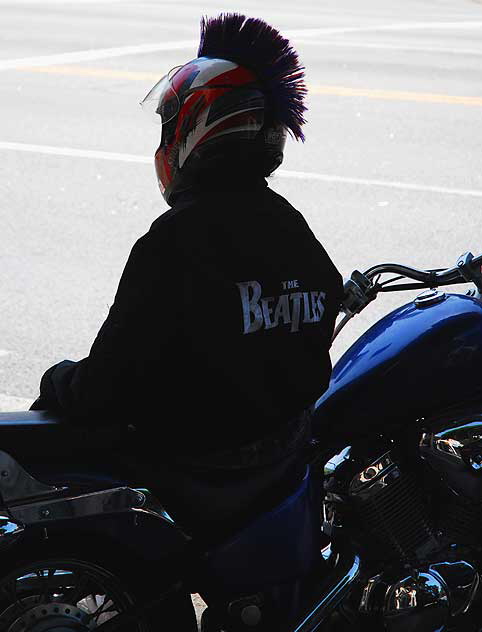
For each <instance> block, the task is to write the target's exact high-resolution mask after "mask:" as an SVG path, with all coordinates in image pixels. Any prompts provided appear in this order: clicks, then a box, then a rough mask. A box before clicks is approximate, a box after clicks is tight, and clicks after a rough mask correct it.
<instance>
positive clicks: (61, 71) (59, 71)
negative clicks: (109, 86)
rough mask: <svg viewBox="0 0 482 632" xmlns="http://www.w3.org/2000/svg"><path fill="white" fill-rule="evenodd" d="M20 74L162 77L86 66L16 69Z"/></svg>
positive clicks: (154, 79)
mask: <svg viewBox="0 0 482 632" xmlns="http://www.w3.org/2000/svg"><path fill="white" fill-rule="evenodd" d="M17 70H21V71H22V72H41V73H47V74H52V75H70V76H73V77H96V78H100V79H128V80H129V81H156V80H157V79H160V78H161V76H162V71H161V72H159V73H157V74H156V73H153V72H137V71H136V72H133V71H129V70H115V69H113V68H112V69H111V68H89V67H88V66H85V67H83V66H30V67H29V66H26V67H24V68H17Z"/></svg>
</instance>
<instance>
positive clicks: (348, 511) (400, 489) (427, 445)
mask: <svg viewBox="0 0 482 632" xmlns="http://www.w3.org/2000/svg"><path fill="white" fill-rule="evenodd" d="M479 431H480V435H477V436H480V438H479V439H477V441H476V434H477V432H479ZM462 435H463V437H467V436H469V435H470V437H471V440H470V441H468V440H467V439H463V437H462ZM469 444H470V446H471V448H470V449H468V448H467V446H468V445H469ZM372 447H373V446H372ZM387 448H388V449H387ZM376 449H377V450H378V456H374V454H373V450H371V455H370V456H366V454H367V450H366V446H364V447H361V448H360V446H355V447H352V446H350V447H347V448H345V450H343V451H342V452H341V453H340V454H338V455H336V456H335V457H332V459H330V461H329V462H328V463H327V464H326V465H325V484H324V486H325V500H324V503H323V529H324V531H325V533H326V534H327V535H328V536H330V537H334V536H335V534H336V532H337V529H340V528H343V530H345V531H346V529H347V528H348V530H349V531H350V539H351V540H352V541H353V542H354V543H355V545H356V546H357V547H358V549H359V552H360V553H361V557H362V560H363V559H365V560H366V561H367V564H366V565H367V567H368V573H369V574H368V575H366V576H365V580H364V586H363V590H362V594H361V598H360V601H359V604H358V610H359V613H361V614H363V615H366V616H367V618H368V619H370V618H372V619H373V618H375V619H376V623H375V621H371V623H370V625H374V627H373V629H376V626H377V625H379V626H382V627H383V629H385V630H388V631H389V632H398V631H399V630H406V629H413V630H415V629H416V630H427V631H432V630H433V631H436V630H437V631H442V630H448V629H452V628H451V627H450V626H451V625H452V623H453V622H454V621H455V619H456V618H457V617H460V616H465V615H464V613H466V612H467V611H468V610H469V608H470V605H471V604H472V602H473V600H474V596H475V594H476V592H477V589H478V586H479V574H478V572H477V570H476V567H477V566H478V564H476V563H475V562H474V561H473V559H474V556H472V555H469V558H468V559H470V561H466V559H467V555H466V553H467V550H469V551H470V545H475V544H476V543H477V545H479V543H480V541H481V535H482V520H481V518H482V505H481V503H480V499H482V416H481V419H480V427H478V428H477V429H476V430H475V432H474V426H473V425H472V426H471V429H470V430H469V428H467V427H466V424H463V429H461V427H460V424H457V425H455V424H452V426H450V427H448V426H444V427H443V428H442V429H440V428H439V429H437V431H436V432H433V431H431V432H430V431H428V432H425V433H424V434H423V436H422V440H421V442H420V446H418V448H417V449H416V454H414V453H413V452H412V454H411V456H409V458H404V456H403V451H402V452H401V451H399V450H397V449H393V446H390V445H389V444H385V445H379V446H377V447H376ZM479 470H480V473H479ZM474 476H475V477H476V479H477V480H474ZM460 545H465V547H460ZM467 545H469V546H467ZM475 557H476V558H477V555H476V556H475ZM463 558H465V559H463ZM477 559H478V558H477ZM371 569H375V572H373V573H372V574H371V575H370V570H371ZM450 622H452V623H450ZM407 626H408V627H407ZM446 626H448V627H446ZM461 629H465V628H461Z"/></svg>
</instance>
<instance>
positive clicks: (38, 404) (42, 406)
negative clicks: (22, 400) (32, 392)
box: [29, 395, 48, 410]
mask: <svg viewBox="0 0 482 632" xmlns="http://www.w3.org/2000/svg"><path fill="white" fill-rule="evenodd" d="M47 408H48V406H47V402H46V401H45V399H43V398H42V396H41V395H39V397H37V399H36V400H35V401H34V402H33V404H32V405H31V406H30V408H29V410H46V409H47Z"/></svg>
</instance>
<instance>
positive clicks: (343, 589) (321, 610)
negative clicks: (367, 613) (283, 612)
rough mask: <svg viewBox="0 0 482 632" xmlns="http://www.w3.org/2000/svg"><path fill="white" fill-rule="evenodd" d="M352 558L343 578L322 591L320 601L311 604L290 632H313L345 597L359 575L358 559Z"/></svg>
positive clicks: (354, 555)
mask: <svg viewBox="0 0 482 632" xmlns="http://www.w3.org/2000/svg"><path fill="white" fill-rule="evenodd" d="M352 558H353V559H352V562H351V563H350V565H349V568H348V570H347V571H346V572H345V573H344V574H343V577H341V578H340V579H338V581H336V583H335V584H334V585H333V586H332V587H331V588H330V589H329V590H328V591H327V592H325V591H324V593H323V596H322V597H321V598H320V600H319V601H318V602H316V603H315V604H313V606H312V607H311V608H310V610H309V611H308V613H306V614H305V615H303V619H302V620H301V621H300V622H299V623H297V624H296V627H294V628H293V629H290V632H315V631H316V630H318V629H319V628H320V625H322V623H323V622H324V621H325V619H326V617H327V616H328V615H329V614H331V613H332V612H333V611H334V609H335V608H336V606H337V605H338V604H339V603H340V601H342V600H343V599H344V598H345V597H346V596H347V594H348V592H349V591H350V588H351V586H352V584H353V583H354V582H355V581H356V580H357V579H358V577H359V575H360V558H359V557H358V555H356V554H352Z"/></svg>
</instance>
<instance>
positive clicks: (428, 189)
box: [0, 141, 482, 198]
mask: <svg viewBox="0 0 482 632" xmlns="http://www.w3.org/2000/svg"><path fill="white" fill-rule="evenodd" d="M2 149H4V150H11V151H22V152H31V153H37V154H50V155H54V156H68V157H71V158H91V159H99V160H114V161H118V162H137V163H143V164H153V161H154V159H153V158H151V157H149V156H139V155H136V154H119V153H114V152H107V151H97V150H91V149H73V148H71V147H52V146H50V145H30V144H26V143H10V142H2V141H0V150H2ZM276 175H277V176H278V177H281V178H293V179H298V180H317V181H320V182H333V183H340V184H353V185H359V186H376V187H386V188H389V189H401V190H404V191H420V192H422V193H440V194H448V195H461V196H465V197H477V198H482V190H478V189H458V188H453V187H438V186H431V185H425V184H417V183H410V182H398V181H391V180H376V179H371V178H351V177H346V176H337V175H332V174H325V173H313V172H310V171H289V170H286V169H280V170H279V171H277V172H276Z"/></svg>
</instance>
